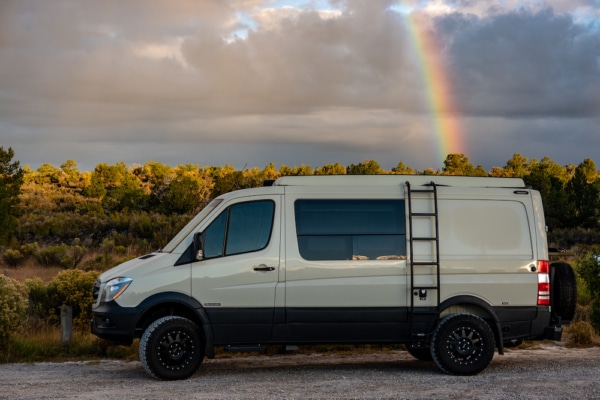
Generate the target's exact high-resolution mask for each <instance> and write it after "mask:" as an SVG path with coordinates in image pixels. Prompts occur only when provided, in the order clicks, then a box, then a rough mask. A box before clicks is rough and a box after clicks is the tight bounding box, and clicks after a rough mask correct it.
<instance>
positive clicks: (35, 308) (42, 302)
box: [24, 278, 54, 321]
mask: <svg viewBox="0 0 600 400" xmlns="http://www.w3.org/2000/svg"><path fill="white" fill-rule="evenodd" d="M24 284H25V287H26V288H27V293H28V294H29V311H28V315H29V317H30V318H32V319H35V320H38V321H41V320H44V319H45V318H46V317H47V316H48V312H49V310H50V309H52V308H53V307H54V305H53V304H52V303H51V299H50V298H49V297H48V287H47V286H46V284H45V283H44V282H43V281H42V280H41V279H40V278H35V279H26V280H25V282H24Z"/></svg>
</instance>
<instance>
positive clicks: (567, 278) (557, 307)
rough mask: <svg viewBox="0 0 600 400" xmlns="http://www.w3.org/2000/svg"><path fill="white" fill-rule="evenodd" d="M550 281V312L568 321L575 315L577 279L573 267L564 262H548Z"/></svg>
mask: <svg viewBox="0 0 600 400" xmlns="http://www.w3.org/2000/svg"><path fill="white" fill-rule="evenodd" d="M550 267H551V269H552V273H551V274H550V276H552V282H550V290H551V292H552V294H551V299H552V300H551V304H552V314H554V315H555V316H557V317H561V319H562V320H564V321H570V320H572V319H573V317H574V316H575V308H576V306H577V281H576V279H575V272H574V271H573V268H572V267H571V266H570V265H569V264H567V263H564V262H556V263H552V264H550Z"/></svg>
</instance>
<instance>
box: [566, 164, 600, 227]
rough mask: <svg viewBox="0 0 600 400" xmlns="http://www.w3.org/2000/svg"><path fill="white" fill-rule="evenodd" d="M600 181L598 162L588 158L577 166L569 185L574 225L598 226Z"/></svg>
mask: <svg viewBox="0 0 600 400" xmlns="http://www.w3.org/2000/svg"><path fill="white" fill-rule="evenodd" d="M599 183H600V182H598V183H597V180H596V164H595V163H594V162H593V161H592V160H590V159H589V158H586V159H585V160H584V161H583V162H582V163H581V164H579V166H578V167H577V168H575V174H574V175H573V178H572V179H571V180H570V181H569V183H568V185H567V189H568V193H569V198H570V200H571V204H572V205H573V208H572V211H573V214H574V215H573V227H582V228H596V227H598V212H599V210H600V184H599Z"/></svg>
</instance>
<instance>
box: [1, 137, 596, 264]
mask: <svg viewBox="0 0 600 400" xmlns="http://www.w3.org/2000/svg"><path fill="white" fill-rule="evenodd" d="M13 157H14V152H13V150H12V149H8V150H4V149H3V148H0V176H1V177H2V186H0V189H1V191H0V224H1V227H2V231H1V235H0V245H2V246H3V247H2V254H3V257H2V261H3V262H4V264H5V265H8V266H11V267H18V266H20V265H23V264H24V263H26V262H28V261H29V262H35V263H37V264H38V265H42V266H59V267H62V268H65V269H72V268H76V267H78V268H82V269H87V270H89V269H93V270H104V269H106V268H108V267H111V266H112V265H114V264H116V263H118V262H120V261H123V260H124V259H128V258H132V257H136V256H139V255H141V254H145V253H147V252H150V251H153V250H156V249H159V248H161V247H162V246H164V245H165V244H166V243H167V241H168V240H169V239H170V238H171V237H173V236H174V235H175V233H177V231H178V230H179V229H180V228H181V227H182V226H183V225H185V223H186V222H187V221H188V220H189V219H190V218H191V217H192V216H193V215H194V214H195V213H197V212H198V211H199V210H201V209H202V208H203V207H204V206H205V205H206V204H207V203H208V202H209V201H210V200H211V199H213V198H215V197H216V196H218V195H220V194H222V193H226V192H229V191H232V190H237V189H244V188H251V187H257V186H261V185H262V184H263V181H265V180H272V179H276V178H278V177H280V176H285V175H328V174H337V175H339V174H351V175H361V174H369V175H372V174H425V175H464V176H495V177H519V178H523V179H524V180H525V182H526V183H527V184H528V185H530V186H531V187H533V188H535V189H537V190H539V191H540V192H541V194H542V197H543V201H544V207H545V212H546V222H547V225H548V227H549V240H550V242H551V243H552V246H554V247H565V248H570V247H572V246H575V245H579V246H584V247H588V246H591V245H594V244H598V243H600V229H599V225H598V220H599V216H600V174H599V172H598V170H597V168H596V165H595V163H594V161H592V160H591V159H585V160H583V161H582V162H581V163H580V164H579V165H566V166H562V165H559V164H557V163H556V162H554V161H552V160H551V159H549V158H543V159H541V160H537V159H528V158H526V157H524V156H522V155H521V154H515V155H514V156H513V157H512V158H511V159H510V160H508V161H507V162H506V165H505V166H503V167H495V168H493V169H492V170H491V171H485V170H484V169H483V168H482V167H481V166H474V165H473V164H472V163H471V162H470V161H469V159H468V157H466V156H465V155H463V154H449V155H448V156H447V158H446V160H445V161H444V167H443V168H442V169H441V170H433V169H427V170H424V171H417V170H415V169H414V168H412V167H410V166H407V165H405V164H404V163H403V162H399V163H398V165H397V166H396V167H395V168H392V169H391V170H389V171H388V170H384V169H382V168H381V166H380V165H379V163H377V161H374V160H367V161H364V162H361V163H358V164H351V165H348V166H343V165H340V164H339V163H335V164H326V165H323V166H320V167H316V168H313V167H311V166H310V165H304V164H302V165H299V166H293V167H290V166H287V165H281V166H280V167H279V168H276V167H275V165H274V164H273V163H270V164H268V165H266V166H265V167H264V168H263V169H259V168H251V169H244V170H236V169H235V168H234V167H232V166H230V165H225V166H201V165H195V164H186V165H178V166H169V165H164V164H162V163H160V162H155V161H148V162H146V163H145V164H144V165H130V166H128V165H126V164H125V163H124V162H120V163H117V164H114V165H108V164H105V163H101V164H98V165H97V166H96V167H95V168H94V170H93V171H80V170H79V168H78V166H77V163H76V161H74V160H67V161H65V162H64V163H63V164H62V165H60V166H53V165H50V164H43V165H41V166H40V167H39V168H37V169H35V170H32V169H30V168H29V167H28V166H25V167H23V168H21V167H20V166H19V162H18V161H13V160H12V159H13Z"/></svg>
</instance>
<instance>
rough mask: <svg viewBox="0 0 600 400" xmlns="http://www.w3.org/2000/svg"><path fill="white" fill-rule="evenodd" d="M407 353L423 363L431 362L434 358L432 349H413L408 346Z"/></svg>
mask: <svg viewBox="0 0 600 400" xmlns="http://www.w3.org/2000/svg"><path fill="white" fill-rule="evenodd" d="M406 351H408V354H410V355H411V356H413V357H414V358H416V359H417V360H421V361H431V360H433V357H432V356H431V349H430V348H429V347H411V346H410V345H408V346H406Z"/></svg>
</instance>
